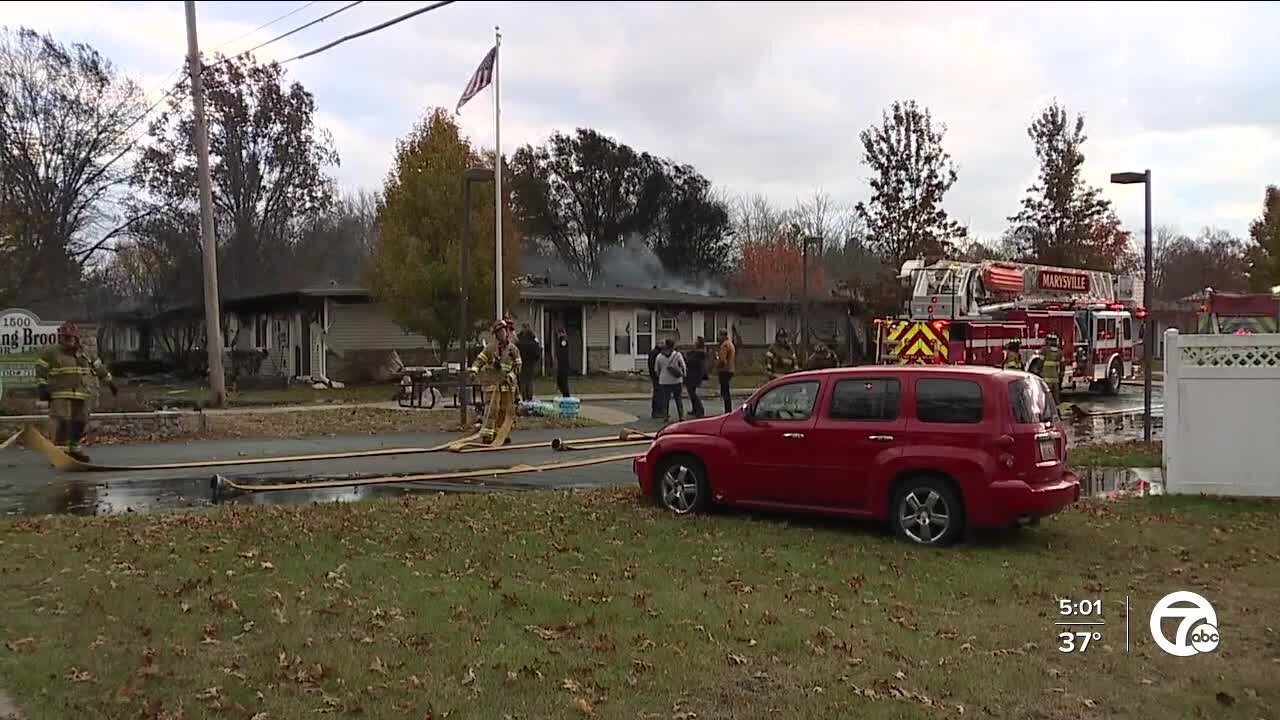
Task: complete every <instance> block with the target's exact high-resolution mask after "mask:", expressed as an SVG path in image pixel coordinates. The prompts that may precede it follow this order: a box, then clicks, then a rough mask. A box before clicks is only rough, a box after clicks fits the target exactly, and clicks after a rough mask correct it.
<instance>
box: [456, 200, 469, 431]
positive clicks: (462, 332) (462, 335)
mask: <svg viewBox="0 0 1280 720" xmlns="http://www.w3.org/2000/svg"><path fill="white" fill-rule="evenodd" d="M458 282H459V283H460V284H461V287H462V291H461V293H462V296H461V298H460V299H459V301H458V347H459V348H460V349H461V351H462V353H461V355H460V357H461V358H462V359H461V360H459V361H458V408H459V410H458V414H459V416H460V418H461V423H462V425H461V427H462V429H463V431H465V430H466V428H467V426H468V424H469V423H468V421H469V420H470V419H471V418H470V417H468V416H469V415H470V407H471V402H470V400H471V399H470V398H468V397H467V380H468V379H469V378H468V377H467V375H468V374H469V373H468V372H467V368H468V367H469V365H468V364H467V363H468V361H469V360H470V358H468V357H467V335H468V334H469V333H468V332H467V329H468V324H467V295H469V294H470V292H469V290H470V287H471V178H470V177H469V176H465V175H464V176H463V178H462V268H461V271H460V272H459V273H458Z"/></svg>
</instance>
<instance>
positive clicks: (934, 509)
mask: <svg viewBox="0 0 1280 720" xmlns="http://www.w3.org/2000/svg"><path fill="white" fill-rule="evenodd" d="M890 520H891V522H892V523H893V530H894V532H896V533H897V534H898V536H899V537H902V538H904V539H906V540H910V541H911V542H913V543H916V544H917V545H949V544H951V543H952V542H954V541H955V539H956V538H957V537H959V536H960V533H961V532H962V531H963V530H964V507H963V505H962V504H961V501H960V495H959V493H957V492H956V490H955V489H954V488H953V487H952V486H951V484H950V483H948V482H946V481H944V480H941V479H939V478H936V477H928V476H917V477H913V478H908V479H907V480H905V481H903V482H902V483H900V484H899V485H898V489H897V492H896V493H894V496H893V506H892V512H891V514H890Z"/></svg>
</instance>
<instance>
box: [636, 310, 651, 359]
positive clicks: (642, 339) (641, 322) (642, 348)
mask: <svg viewBox="0 0 1280 720" xmlns="http://www.w3.org/2000/svg"><path fill="white" fill-rule="evenodd" d="M652 349H653V311H652V310H637V311H636V354H637V355H648V354H649V351H650V350H652Z"/></svg>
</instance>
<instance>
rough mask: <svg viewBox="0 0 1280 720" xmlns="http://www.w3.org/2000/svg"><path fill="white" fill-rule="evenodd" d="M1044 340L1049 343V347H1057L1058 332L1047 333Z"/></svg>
mask: <svg viewBox="0 0 1280 720" xmlns="http://www.w3.org/2000/svg"><path fill="white" fill-rule="evenodd" d="M1044 341H1045V344H1046V345H1048V346H1049V347H1057V346H1058V334H1057V333H1049V334H1048V335H1045V337H1044Z"/></svg>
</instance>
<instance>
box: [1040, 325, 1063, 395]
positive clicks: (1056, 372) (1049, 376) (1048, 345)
mask: <svg viewBox="0 0 1280 720" xmlns="http://www.w3.org/2000/svg"><path fill="white" fill-rule="evenodd" d="M1044 344H1045V347H1044V350H1042V351H1040V361H1041V365H1040V377H1042V378H1044V381H1045V383H1046V384H1047V385H1048V386H1049V390H1050V392H1052V393H1053V401H1054V402H1055V403H1057V402H1061V400H1062V348H1060V347H1058V336H1057V335H1054V334H1050V335H1049V336H1048V337H1046V338H1045V339H1044Z"/></svg>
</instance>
